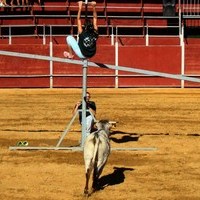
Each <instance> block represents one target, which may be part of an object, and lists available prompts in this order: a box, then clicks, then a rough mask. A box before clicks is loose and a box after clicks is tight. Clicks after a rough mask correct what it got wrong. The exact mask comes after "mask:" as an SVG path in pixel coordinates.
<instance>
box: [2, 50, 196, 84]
mask: <svg viewBox="0 0 200 200" xmlns="http://www.w3.org/2000/svg"><path fill="white" fill-rule="evenodd" d="M0 55H6V56H15V57H16V56H17V57H22V58H29V59H39V60H46V61H55V62H63V63H70V64H76V65H83V61H81V60H71V59H65V58H59V57H51V56H43V55H37V54H28V53H18V52H10V51H2V50H0ZM88 66H91V67H98V68H105V69H112V70H120V71H126V72H134V73H139V74H147V75H152V76H159V77H165V78H171V79H178V80H185V81H190V82H197V83H200V79H198V78H193V77H186V76H183V75H176V74H169V73H164V72H156V71H150V70H143V69H138V68H130V67H123V66H115V65H109V64H103V63H98V62H88Z"/></svg>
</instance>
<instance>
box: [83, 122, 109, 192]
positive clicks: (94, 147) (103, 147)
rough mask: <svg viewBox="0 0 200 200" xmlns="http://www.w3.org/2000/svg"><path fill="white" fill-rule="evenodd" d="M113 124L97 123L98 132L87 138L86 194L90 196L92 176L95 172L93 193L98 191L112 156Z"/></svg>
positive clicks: (85, 147) (85, 145) (85, 150)
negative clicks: (111, 132) (105, 168)
mask: <svg viewBox="0 0 200 200" xmlns="http://www.w3.org/2000/svg"><path fill="white" fill-rule="evenodd" d="M111 126H112V125H111V124H110V123H109V121H108V120H100V121H99V122H97V123H96V127H97V131H95V132H93V133H91V134H90V135H89V136H87V138H86V140H85V143H84V146H83V152H84V161H85V176H86V183H85V188H84V194H85V195H88V194H89V193H88V185H89V179H90V175H91V173H92V172H93V182H92V191H93V192H94V191H95V190H97V189H98V186H99V183H98V179H99V177H100V175H101V173H102V171H103V168H104V166H105V164H106V162H107V159H108V157H109V155H110V140H109V134H110V132H109V130H110V128H111Z"/></svg>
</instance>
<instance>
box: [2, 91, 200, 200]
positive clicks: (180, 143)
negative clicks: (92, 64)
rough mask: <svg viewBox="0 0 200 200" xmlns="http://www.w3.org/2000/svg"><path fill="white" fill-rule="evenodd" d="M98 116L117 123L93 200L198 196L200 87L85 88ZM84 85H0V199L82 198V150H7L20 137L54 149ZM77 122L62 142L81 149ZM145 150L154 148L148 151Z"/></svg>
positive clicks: (186, 199)
mask: <svg viewBox="0 0 200 200" xmlns="http://www.w3.org/2000/svg"><path fill="white" fill-rule="evenodd" d="M88 91H90V92H91V95H92V100H94V101H95V102H96V104H97V118H98V119H109V120H113V121H117V122H118V123H117V127H116V128H113V129H112V131H111V133H112V134H111V137H110V140H111V146H112V147H113V148H114V147H129V148H137V149H136V150H135V151H128V150H126V151H114V150H113V151H112V152H111V155H110V157H109V160H108V163H107V165H106V166H105V168H104V171H103V173H102V176H101V178H100V184H101V186H102V189H101V190H99V191H97V192H95V193H93V194H92V195H91V196H90V197H89V199H91V200H93V199H95V200H107V199H108V200H126V199H128V200H199V199H200V168H199V167H200V137H199V136H200V105H199V102H200V100H199V99H200V89H90V88H89V89H88ZM81 93H82V90H81V89H2V90H0V113H1V114H0V199H2V200H14V199H20V200H71V199H73V200H82V199H86V197H84V195H83V189H84V183H85V174H84V163H83V155H82V151H69V150H29V151H28V150H10V149H9V147H10V146H15V145H16V143H17V142H18V141H23V140H26V141H28V143H29V146H42V147H48V146H55V145H56V144H57V142H58V140H59V138H60V136H61V135H62V133H63V131H64V130H65V129H66V126H67V125H68V124H69V122H70V120H71V117H72V116H71V112H72V108H73V106H74V104H75V103H76V101H78V100H79V99H80V98H81V95H82V94H81ZM80 128H81V127H80V125H79V123H78V119H76V120H75V122H74V123H73V124H72V126H71V128H70V131H69V132H68V134H67V135H66V137H65V139H64V141H63V143H62V144H61V146H76V145H78V143H79V140H80V138H81V132H80ZM145 148H155V149H153V150H151V151H147V150H145Z"/></svg>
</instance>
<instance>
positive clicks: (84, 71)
mask: <svg viewBox="0 0 200 200" xmlns="http://www.w3.org/2000/svg"><path fill="white" fill-rule="evenodd" d="M87 4H88V0H85V20H86V19H87V6H88V5H87ZM87 67H88V61H87V59H85V60H83V81H82V82H83V83H82V119H81V120H82V124H81V125H82V135H81V147H83V145H84V142H85V138H86V130H87V125H86V123H87V122H86V101H85V99H86V93H87Z"/></svg>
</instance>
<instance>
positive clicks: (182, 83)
mask: <svg viewBox="0 0 200 200" xmlns="http://www.w3.org/2000/svg"><path fill="white" fill-rule="evenodd" d="M181 75H182V76H184V75H185V43H184V26H183V25H182V32H181ZM184 85H185V81H184V80H183V79H182V80H181V88H184Z"/></svg>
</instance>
